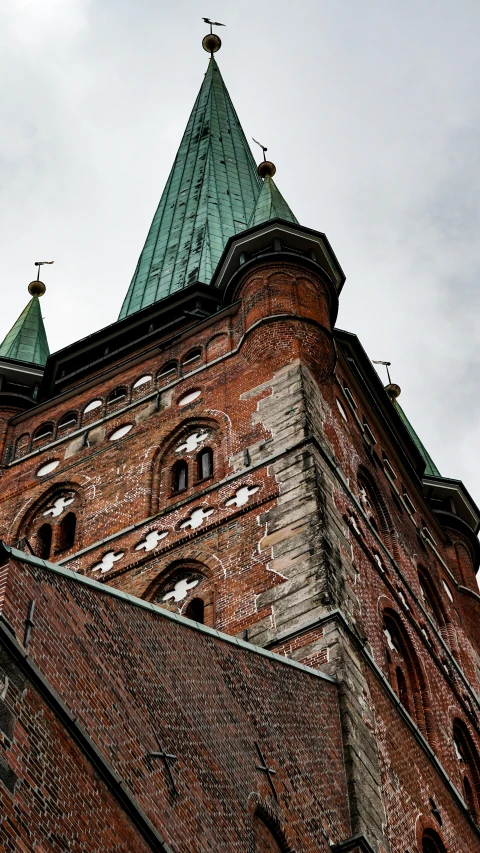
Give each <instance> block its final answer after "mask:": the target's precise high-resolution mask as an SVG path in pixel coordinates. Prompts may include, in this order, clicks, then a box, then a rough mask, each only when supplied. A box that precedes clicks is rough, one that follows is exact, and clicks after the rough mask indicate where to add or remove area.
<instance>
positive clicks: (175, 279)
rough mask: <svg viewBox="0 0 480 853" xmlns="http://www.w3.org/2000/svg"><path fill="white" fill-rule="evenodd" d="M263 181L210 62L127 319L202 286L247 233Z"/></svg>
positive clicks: (143, 258) (126, 305) (122, 314)
mask: <svg viewBox="0 0 480 853" xmlns="http://www.w3.org/2000/svg"><path fill="white" fill-rule="evenodd" d="M261 188H262V181H261V179H260V177H259V175H258V174H257V167H256V164H255V161H254V159H253V155H252V153H251V151H250V148H249V146H248V143H247V140H246V138H245V134H244V133H243V130H242V128H241V125H240V122H239V120H238V117H237V114H236V112H235V109H234V106H233V104H232V101H231V100H230V96H229V94H228V92H227V89H226V87H225V84H224V82H223V80H222V76H221V74H220V71H219V68H218V65H217V63H216V62H215V60H214V58H213V57H212V58H211V59H210V62H209V65H208V69H207V72H206V74H205V79H204V81H203V84H202V86H201V89H200V92H199V94H198V97H197V100H196V102H195V106H194V108H193V111H192V113H191V115H190V119H189V121H188V124H187V128H186V130H185V133H184V136H183V139H182V141H181V144H180V148H179V150H178V153H177V156H176V158H175V162H174V164H173V168H172V170H171V172H170V175H169V178H168V181H167V184H166V186H165V189H164V191H163V195H162V197H161V199H160V204H159V206H158V209H157V212H156V213H155V216H154V218H153V222H152V224H151V227H150V231H149V232H148V236H147V240H146V243H145V246H144V247H143V251H142V253H141V255H140V258H139V261H138V264H137V268H136V270H135V274H134V276H133V279H132V281H131V284H130V287H129V289H128V293H127V296H126V298H125V301H124V303H123V306H122V310H121V311H120V317H119V319H121V318H123V317H128V316H129V315H130V314H133V313H134V312H135V311H139V310H140V309H142V308H145V306H147V305H151V304H152V303H154V302H157V301H158V300H160V299H163V298H164V297H165V296H168V295H169V294H170V293H173V292H174V291H177V290H181V289H182V288H183V287H186V286H188V285H189V284H192V283H194V282H196V281H201V282H203V283H205V284H209V283H210V281H211V279H212V276H213V273H214V271H215V267H216V266H217V263H218V261H219V259H220V256H221V254H222V251H223V249H224V248H225V244H226V242H227V240H228V239H229V238H230V237H232V236H233V235H234V234H238V233H239V232H240V231H243V230H245V229H246V228H247V226H248V223H249V220H250V218H251V216H252V213H253V210H254V208H255V203H256V200H257V198H258V195H259V192H260V189H261Z"/></svg>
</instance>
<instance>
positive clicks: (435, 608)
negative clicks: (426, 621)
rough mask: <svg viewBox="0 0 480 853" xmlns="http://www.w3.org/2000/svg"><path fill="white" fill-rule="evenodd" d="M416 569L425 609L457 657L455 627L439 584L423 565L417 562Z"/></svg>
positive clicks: (458, 655)
mask: <svg viewBox="0 0 480 853" xmlns="http://www.w3.org/2000/svg"><path fill="white" fill-rule="evenodd" d="M417 570H418V580H419V583H420V587H421V589H422V590H423V597H424V599H425V604H426V609H427V611H428V610H430V611H431V615H432V616H433V621H434V622H436V624H437V627H438V629H439V631H440V634H441V636H442V638H443V640H444V641H445V643H446V644H447V646H448V648H449V649H450V651H451V652H452V654H453V656H454V657H455V658H457V659H458V658H459V657H460V654H459V650H458V643H457V637H456V633H455V628H454V625H453V623H452V620H451V618H450V614H449V612H448V608H447V607H446V606H445V601H444V598H443V595H442V592H441V589H439V585H438V584H437V583H436V582H435V581H434V579H433V578H432V575H431V572H429V570H428V569H426V568H425V566H423V565H421V564H419V565H418V567H417Z"/></svg>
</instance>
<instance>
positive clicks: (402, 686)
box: [395, 666, 412, 716]
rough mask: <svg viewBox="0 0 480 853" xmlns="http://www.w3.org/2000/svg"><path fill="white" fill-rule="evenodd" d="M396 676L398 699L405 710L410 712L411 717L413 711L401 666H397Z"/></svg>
mask: <svg viewBox="0 0 480 853" xmlns="http://www.w3.org/2000/svg"><path fill="white" fill-rule="evenodd" d="M395 674H396V676H397V687H398V698H399V699H400V702H401V703H402V705H403V707H404V708H405V710H406V711H408V713H409V714H410V716H411V715H412V709H411V708H410V699H409V696H408V687H407V681H406V678H405V676H404V674H403V669H402V668H401V667H400V666H397V668H396V670H395Z"/></svg>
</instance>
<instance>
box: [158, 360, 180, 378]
mask: <svg viewBox="0 0 480 853" xmlns="http://www.w3.org/2000/svg"><path fill="white" fill-rule="evenodd" d="M176 372H177V362H176V361H167V363H166V364H164V365H163V367H162V368H161V370H160V373H159V374H158V376H159V378H163V377H165V376H169V375H170V374H173V373H176Z"/></svg>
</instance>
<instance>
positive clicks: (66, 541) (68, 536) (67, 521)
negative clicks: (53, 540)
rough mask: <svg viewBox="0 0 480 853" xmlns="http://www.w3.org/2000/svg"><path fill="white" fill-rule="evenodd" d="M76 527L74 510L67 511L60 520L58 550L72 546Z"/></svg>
mask: <svg viewBox="0 0 480 853" xmlns="http://www.w3.org/2000/svg"><path fill="white" fill-rule="evenodd" d="M76 529H77V517H76V515H75V513H74V512H67V514H66V515H65V516H64V517H63V518H62V520H61V522H60V530H59V539H58V550H59V551H66V550H67V549H68V548H72V547H73V544H74V542H75V531H76Z"/></svg>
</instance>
